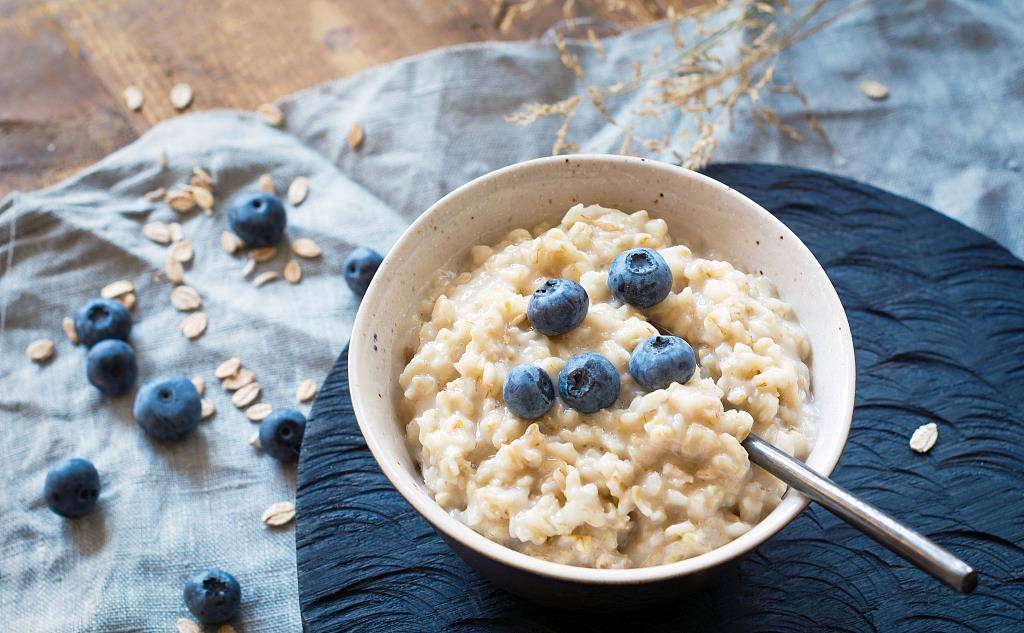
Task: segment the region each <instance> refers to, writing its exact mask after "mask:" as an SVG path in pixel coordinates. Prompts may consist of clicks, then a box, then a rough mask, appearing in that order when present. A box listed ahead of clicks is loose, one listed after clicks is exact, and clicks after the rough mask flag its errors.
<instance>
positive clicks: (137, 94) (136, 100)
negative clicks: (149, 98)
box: [121, 86, 145, 112]
mask: <svg viewBox="0 0 1024 633" xmlns="http://www.w3.org/2000/svg"><path fill="white" fill-rule="evenodd" d="M121 98H123V99H124V104H125V105H126V106H128V109H129V110H131V111H133V112H137V111H138V110H140V109H141V108H142V102H143V101H144V99H145V98H144V97H143V96H142V91H141V90H139V89H138V87H136V86H128V87H127V88H125V89H124V91H123V92H122V93H121Z"/></svg>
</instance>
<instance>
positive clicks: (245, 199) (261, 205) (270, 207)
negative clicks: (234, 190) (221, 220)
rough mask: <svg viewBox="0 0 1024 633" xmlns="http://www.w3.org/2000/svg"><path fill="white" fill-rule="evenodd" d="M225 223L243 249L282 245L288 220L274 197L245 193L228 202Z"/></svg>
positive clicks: (263, 193) (250, 192) (269, 194)
mask: <svg viewBox="0 0 1024 633" xmlns="http://www.w3.org/2000/svg"><path fill="white" fill-rule="evenodd" d="M228 222H230V224H231V230H232V231H234V232H235V234H236V235H238V237H240V238H242V241H243V242H245V245H246V246H250V247H255V246H273V245H275V244H277V243H278V242H280V241H281V236H282V235H284V227H285V225H286V224H287V223H288V218H287V216H286V215H285V212H284V206H283V205H282V204H281V199H280V198H278V197H277V196H275V195H274V194H272V193H266V192H263V191H245V192H242V193H240V194H238V195H237V196H235V198H234V199H233V200H232V201H231V205H230V206H229V207H228Z"/></svg>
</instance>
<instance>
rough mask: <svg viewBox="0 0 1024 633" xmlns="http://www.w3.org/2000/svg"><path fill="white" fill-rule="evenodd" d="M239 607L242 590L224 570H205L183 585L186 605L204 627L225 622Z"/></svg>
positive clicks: (214, 568) (212, 568)
mask: <svg viewBox="0 0 1024 633" xmlns="http://www.w3.org/2000/svg"><path fill="white" fill-rule="evenodd" d="M241 603H242V588H241V587H240V586H239V584H238V581H237V580H236V579H235V577H234V576H232V575H231V574H229V573H228V572H226V571H224V570H223V569H217V568H216V567H211V568H210V569H205V570H203V571H201V572H199V573H198V574H196V575H194V576H192V577H191V578H189V579H188V582H186V583H185V605H186V606H188V610H189V611H191V612H192V615H194V616H196V618H198V619H199V621H200V622H202V623H203V624H220V623H221V622H227V621H228V620H230V619H231V618H233V617H235V614H237V613H238V607H239V605H240V604H241Z"/></svg>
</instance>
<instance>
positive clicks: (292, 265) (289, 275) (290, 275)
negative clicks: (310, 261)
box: [281, 259, 302, 284]
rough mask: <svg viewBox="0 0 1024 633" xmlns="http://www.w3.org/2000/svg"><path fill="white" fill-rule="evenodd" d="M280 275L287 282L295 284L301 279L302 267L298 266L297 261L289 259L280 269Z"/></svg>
mask: <svg viewBox="0 0 1024 633" xmlns="http://www.w3.org/2000/svg"><path fill="white" fill-rule="evenodd" d="M281 275H282V276H283V277H284V280H285V281H287V282H288V283H290V284H297V283H299V281H301V280H302V267H301V266H299V262H298V261H296V260H294V259H289V260H288V263H287V264H285V265H284V270H283V271H281Z"/></svg>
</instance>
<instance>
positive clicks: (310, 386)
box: [295, 378, 317, 402]
mask: <svg viewBox="0 0 1024 633" xmlns="http://www.w3.org/2000/svg"><path fill="white" fill-rule="evenodd" d="M316 391H317V388H316V381H315V380H313V379H312V378H307V379H305V380H303V381H302V382H301V383H299V388H298V389H297V390H296V391H295V398H296V399H297V400H298V401H299V402H306V401H308V400H312V399H313V396H315V395H316Z"/></svg>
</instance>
